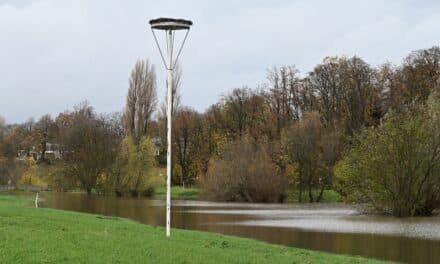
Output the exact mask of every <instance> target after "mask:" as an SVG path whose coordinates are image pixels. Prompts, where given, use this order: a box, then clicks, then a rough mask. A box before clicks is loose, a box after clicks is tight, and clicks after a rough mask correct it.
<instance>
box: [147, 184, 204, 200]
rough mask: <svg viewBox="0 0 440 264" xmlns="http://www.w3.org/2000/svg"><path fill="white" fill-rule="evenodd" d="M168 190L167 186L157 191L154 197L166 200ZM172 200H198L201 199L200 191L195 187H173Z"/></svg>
mask: <svg viewBox="0 0 440 264" xmlns="http://www.w3.org/2000/svg"><path fill="white" fill-rule="evenodd" d="M166 195H167V188H166V187H165V186H163V187H160V188H158V189H156V191H155V194H154V197H155V198H157V199H165V198H166ZM171 198H172V199H177V200H198V199H199V198H200V189H199V188H195V187H185V188H183V187H182V186H173V187H171Z"/></svg>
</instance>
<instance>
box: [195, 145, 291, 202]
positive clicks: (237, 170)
mask: <svg viewBox="0 0 440 264" xmlns="http://www.w3.org/2000/svg"><path fill="white" fill-rule="evenodd" d="M283 180H284V179H283V177H282V175H281V174H280V173H279V171H278V169H277V167H276V166H275V165H274V164H273V163H272V160H271V158H270V156H269V154H268V151H267V148H266V147H263V146H257V145H254V144H251V143H249V142H248V141H246V140H245V141H238V142H235V143H232V144H230V145H229V146H227V147H226V148H225V150H224V152H223V154H221V155H220V157H219V158H217V159H214V160H213V161H211V162H210V165H209V169H208V172H207V174H206V175H205V177H204V178H203V180H202V183H201V185H202V188H203V194H204V195H205V196H206V197H208V198H211V199H214V200H217V201H246V202H282V201H283V200H284V184H283V183H284V182H283Z"/></svg>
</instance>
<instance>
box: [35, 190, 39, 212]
mask: <svg viewBox="0 0 440 264" xmlns="http://www.w3.org/2000/svg"><path fill="white" fill-rule="evenodd" d="M39 194H40V193H39V192H37V195H36V196H35V208H38V195H39Z"/></svg>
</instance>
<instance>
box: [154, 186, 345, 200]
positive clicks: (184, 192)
mask: <svg viewBox="0 0 440 264" xmlns="http://www.w3.org/2000/svg"><path fill="white" fill-rule="evenodd" d="M166 191H167V190H166V187H165V186H162V187H159V188H158V189H156V191H155V195H154V197H155V198H156V199H165V198H166ZM200 194H201V190H200V189H199V188H197V187H186V188H183V187H181V186H173V187H171V197H172V199H177V200H199V199H201V198H202V197H200ZM318 195H319V191H318V190H316V191H313V197H314V199H316V197H318ZM303 201H304V202H306V203H307V202H308V201H309V194H308V193H303ZM285 202H286V203H296V202H298V191H288V192H287V198H286V201H285ZM321 202H323V203H338V202H342V197H341V196H340V195H339V194H338V193H337V192H336V191H333V190H325V191H324V194H323V196H322V201H321Z"/></svg>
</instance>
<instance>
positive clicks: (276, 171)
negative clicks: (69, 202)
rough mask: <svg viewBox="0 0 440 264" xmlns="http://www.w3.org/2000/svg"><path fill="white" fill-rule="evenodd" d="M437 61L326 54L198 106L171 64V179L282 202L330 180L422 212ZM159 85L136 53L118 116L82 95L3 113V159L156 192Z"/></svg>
mask: <svg viewBox="0 0 440 264" xmlns="http://www.w3.org/2000/svg"><path fill="white" fill-rule="evenodd" d="M439 61H440V48H439V47H438V46H435V47H432V48H429V49H424V50H417V51H414V52H412V53H410V54H409V55H408V56H407V57H406V58H405V59H404V60H403V62H402V63H401V64H400V65H392V64H390V63H385V64H383V65H380V66H377V67H373V66H371V65H369V64H368V63H366V62H365V61H364V60H363V59H362V58H359V57H357V56H354V57H327V58H324V60H323V61H322V62H321V63H320V64H318V65H316V66H315V67H314V69H313V71H311V72H309V73H306V74H301V73H300V72H299V70H298V69H297V68H296V67H295V66H293V65H292V66H281V67H273V68H271V69H269V70H268V71H267V78H266V83H265V84H264V85H262V86H260V87H254V88H250V87H246V86H243V87H240V88H236V89H233V90H232V91H231V92H230V93H228V94H225V95H224V96H222V97H221V98H220V100H219V101H218V102H217V103H215V104H213V105H211V106H210V107H209V108H208V109H207V110H206V111H204V112H203V113H200V112H198V111H196V110H194V109H193V108H191V107H188V106H183V105H181V102H180V84H181V71H180V69H178V71H177V74H176V75H175V77H174V80H173V95H174V96H173V98H174V102H173V104H172V105H173V109H172V112H173V146H172V148H173V158H172V160H173V178H172V179H173V184H175V185H182V186H188V185H198V186H200V187H201V188H202V189H203V190H204V194H205V196H206V197H207V198H211V199H215V200H226V201H250V202H282V201H284V200H285V198H286V194H287V192H288V190H292V189H293V190H297V191H298V192H299V195H298V200H299V201H300V202H302V201H308V202H319V201H321V200H322V197H323V194H324V192H325V191H326V190H329V189H335V190H338V192H339V193H341V194H342V195H343V196H344V197H345V199H347V200H349V201H354V202H358V203H365V204H367V205H369V206H370V208H372V209H374V210H379V211H381V212H386V213H390V214H394V215H398V216H407V215H429V214H431V213H432V211H433V210H434V209H435V208H436V207H437V206H438V204H439V201H440V197H439V195H440V192H439V188H440V168H439V167H440V146H439V144H440V135H439V133H440V132H439V131H440V130H439V128H440V127H439V116H440V110H439V105H440V100H439V89H440V88H439V87H440V62H439ZM156 88H157V87H156V74H155V70H154V66H153V65H151V64H149V62H148V60H145V61H142V60H141V61H138V62H137V63H136V65H135V66H134V68H133V70H132V72H131V75H130V78H129V88H128V93H127V102H126V106H125V109H124V111H122V112H120V113H113V114H98V113H96V112H95V111H94V110H93V108H92V107H91V106H90V105H88V104H84V103H83V104H80V105H78V106H77V107H75V109H74V110H73V111H66V112H64V113H60V114H59V115H58V116H57V117H56V118H54V119H52V118H51V117H50V116H48V115H46V116H43V117H42V118H40V119H39V120H38V121H36V122H35V121H33V120H30V121H28V122H26V123H24V124H18V125H6V124H5V122H4V121H2V122H0V128H1V130H0V131H1V132H0V140H1V142H2V144H1V145H0V147H1V148H0V150H1V151H2V153H1V154H2V159H0V162H2V164H3V163H4V164H6V163H8V162H9V163H8V164H14V162H11V157H13V156H16V154H17V151H19V150H25V151H28V152H30V151H31V150H36V151H37V152H39V153H41V155H40V158H39V161H38V162H39V163H41V164H42V165H41V166H46V167H48V168H49V170H50V173H47V174H48V175H49V174H50V175H52V176H51V177H52V178H51V179H50V182H51V184H52V185H53V186H54V187H55V186H56V188H60V189H71V188H81V189H84V190H86V191H87V192H91V191H92V189H97V190H100V192H103V193H113V194H117V195H125V194H131V195H140V194H151V193H152V192H154V186H155V185H157V184H160V182H161V181H162V180H163V179H161V178H157V177H155V175H152V174H154V168H155V167H160V166H164V165H165V163H166V158H165V157H166V111H165V110H166V107H165V104H161V105H158V100H157V92H156ZM0 121H1V120H0ZM48 142H54V143H57V144H59V146H60V151H63V152H64V154H63V157H64V158H63V159H62V160H61V161H58V162H57V164H58V165H59V166H51V165H49V164H50V161H48V159H47V158H46V157H45V152H46V150H45V148H46V145H47V144H46V143H48ZM8 157H9V158H8ZM6 167H8V166H2V170H4V169H3V168H6ZM9 167H11V168H12V167H13V166H12V165H10V166H9ZM54 168H56V169H54ZM11 170H12V169H11ZM1 173H2V174H1V175H2V177H3V179H4V178H5V177H11V175H12V174H11V173H9V174H8V173H7V172H1ZM5 175H7V176H5ZM8 175H9V176H8ZM156 176H157V175H156ZM3 181H4V180H3Z"/></svg>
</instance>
